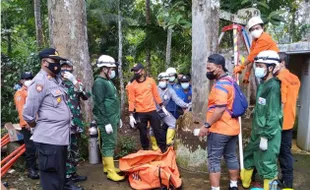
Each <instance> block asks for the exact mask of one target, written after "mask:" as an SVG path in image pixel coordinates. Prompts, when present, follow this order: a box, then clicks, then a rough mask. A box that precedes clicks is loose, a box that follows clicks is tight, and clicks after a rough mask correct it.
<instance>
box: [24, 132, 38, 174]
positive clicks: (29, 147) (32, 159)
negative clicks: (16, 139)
mask: <svg viewBox="0 0 310 190" xmlns="http://www.w3.org/2000/svg"><path fill="white" fill-rule="evenodd" d="M21 132H22V134H23V135H24V143H25V146H26V152H25V155H26V156H25V159H26V168H27V169H35V168H36V146H35V145H34V143H33V141H32V140H30V137H31V133H30V130H29V129H26V128H25V127H23V128H22V130H21Z"/></svg>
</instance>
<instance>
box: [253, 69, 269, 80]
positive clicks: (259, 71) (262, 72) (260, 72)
mask: <svg viewBox="0 0 310 190" xmlns="http://www.w3.org/2000/svg"><path fill="white" fill-rule="evenodd" d="M265 75H266V71H265V69H264V68H259V67H256V68H255V76H256V77H257V78H264V77H265Z"/></svg>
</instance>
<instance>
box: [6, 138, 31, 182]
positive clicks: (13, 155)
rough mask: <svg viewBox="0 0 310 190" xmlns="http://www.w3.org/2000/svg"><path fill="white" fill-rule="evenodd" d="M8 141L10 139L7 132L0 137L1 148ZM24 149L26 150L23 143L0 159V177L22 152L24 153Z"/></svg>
mask: <svg viewBox="0 0 310 190" xmlns="http://www.w3.org/2000/svg"><path fill="white" fill-rule="evenodd" d="M10 142H11V141H10V137H9V134H6V135H5V136H4V137H2V138H1V142H0V144H1V148H2V147H4V146H5V145H7V144H9V143H10ZM25 151H26V147H25V144H23V145H21V146H20V147H18V148H17V149H16V150H14V151H13V152H12V153H11V154H9V155H8V156H6V157H5V158H4V159H3V160H1V174H0V177H1V178H2V176H4V174H6V172H7V171H8V170H9V169H10V168H11V167H12V166H13V165H14V163H15V162H16V160H17V159H18V158H19V157H20V156H21V155H22V154H24V152H25Z"/></svg>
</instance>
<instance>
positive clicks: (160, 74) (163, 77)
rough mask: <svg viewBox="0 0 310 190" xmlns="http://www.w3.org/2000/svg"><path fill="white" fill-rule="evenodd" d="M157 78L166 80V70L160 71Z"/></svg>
mask: <svg viewBox="0 0 310 190" xmlns="http://www.w3.org/2000/svg"><path fill="white" fill-rule="evenodd" d="M157 79H158V80H168V79H169V75H168V73H166V72H162V73H159V75H158V77H157Z"/></svg>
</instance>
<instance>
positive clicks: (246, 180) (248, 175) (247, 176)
mask: <svg viewBox="0 0 310 190" xmlns="http://www.w3.org/2000/svg"><path fill="white" fill-rule="evenodd" d="M253 171H254V169H249V170H247V169H242V170H241V172H240V178H241V181H242V186H243V187H244V188H249V187H250V185H251V182H252V175H253Z"/></svg>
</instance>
